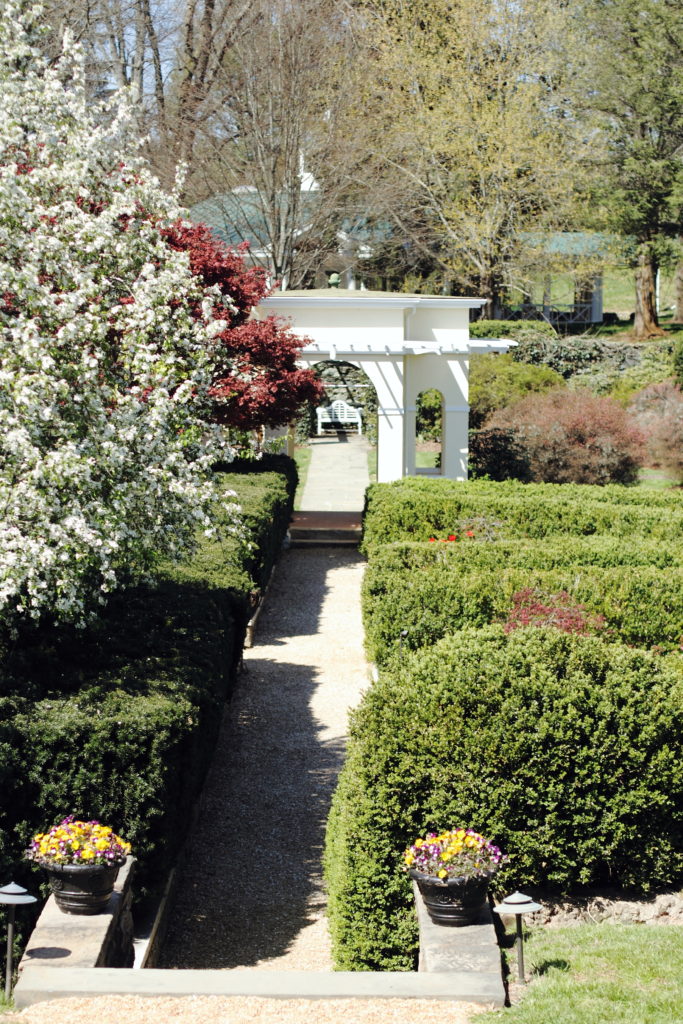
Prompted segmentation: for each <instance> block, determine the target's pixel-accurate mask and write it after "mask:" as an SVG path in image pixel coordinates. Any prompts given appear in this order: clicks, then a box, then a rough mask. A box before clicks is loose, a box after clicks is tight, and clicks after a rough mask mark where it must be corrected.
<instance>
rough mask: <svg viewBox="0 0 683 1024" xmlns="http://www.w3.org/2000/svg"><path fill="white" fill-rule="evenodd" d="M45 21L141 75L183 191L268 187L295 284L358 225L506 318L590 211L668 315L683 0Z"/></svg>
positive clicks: (646, 313) (142, 96) (153, 132)
mask: <svg viewBox="0 0 683 1024" xmlns="http://www.w3.org/2000/svg"><path fill="white" fill-rule="evenodd" d="M48 21H49V23H50V25H51V26H52V30H53V31H52V37H51V38H52V44H53V45H55V46H56V41H57V39H59V38H60V37H61V33H62V30H63V28H64V27H65V26H69V27H71V29H72V30H73V32H74V33H75V34H76V36H77V38H79V39H80V40H81V42H82V43H83V45H84V47H85V48H86V51H87V54H88V61H89V70H90V81H91V88H92V90H93V93H99V94H101V93H103V92H107V91H109V90H112V89H114V88H116V87H119V86H122V85H124V86H130V87H131V88H132V89H134V91H135V94H136V96H137V98H138V99H137V102H138V107H139V114H140V120H141V123H142V127H143V128H144V131H145V133H146V136H147V139H148V142H147V155H148V157H149V159H150V161H151V163H152V166H153V168H154V170H155V171H156V173H157V174H158V175H159V177H160V178H161V180H162V182H163V183H164V184H169V183H170V182H171V180H172V179H173V177H174V175H175V168H176V165H177V164H178V162H184V163H186V165H187V168H188V173H187V179H186V182H185V199H186V201H187V202H188V203H193V202H195V201H198V200H201V199H204V198H206V197H209V196H213V195H220V194H227V193H231V192H232V190H234V189H238V188H242V189H244V188H250V189H254V190H255V192H254V195H256V196H257V200H258V211H259V218H260V219H261V220H262V221H263V223H264V225H265V227H264V228H263V230H265V231H266V232H267V239H268V249H269V252H270V257H269V262H270V267H269V269H270V270H271V272H272V274H273V276H274V278H277V279H280V280H284V281H286V283H287V284H288V286H289V287H296V286H300V285H301V284H302V283H304V282H307V281H309V280H310V275H311V272H312V271H314V270H315V269H316V268H317V267H319V266H320V265H321V263H322V261H323V259H324V257H325V256H326V255H327V254H329V253H332V252H335V251H337V249H338V247H339V237H338V235H339V230H340V226H346V228H347V229H348V227H349V225H354V224H355V225H356V227H357V226H358V225H361V226H362V227H363V229H364V231H365V235H364V239H365V242H366V243H367V245H368V246H369V250H370V251H368V252H366V253H365V255H366V256H371V258H370V259H367V260H366V261H365V264H366V266H367V267H368V268H370V269H372V270H375V271H376V272H377V274H378V276H380V277H382V278H385V277H389V278H392V279H394V280H396V279H399V280H400V279H404V278H405V279H408V280H410V281H413V282H415V281H417V282H419V281H421V280H423V279H428V280H429V287H430V288H431V290H434V289H435V288H436V289H438V290H444V291H447V292H448V291H457V292H464V291H467V292H476V293H477V294H481V295H484V296H485V297H486V298H487V299H488V306H487V308H486V309H485V310H484V314H485V315H487V316H496V315H498V314H499V313H500V311H501V307H502V305H503V303H504V301H505V299H506V296H508V294H509V292H510V289H513V288H514V289H516V290H517V292H518V293H519V292H521V293H522V294H526V295H529V294H530V293H531V289H532V284H533V282H534V281H536V280H538V279H539V276H540V275H542V274H544V273H547V272H548V271H549V270H554V269H560V270H561V269H565V268H566V267H567V265H568V264H567V258H566V257H562V256H555V257H552V258H551V257H550V256H549V255H548V252H547V250H546V249H545V248H544V245H543V238H544V237H545V236H547V234H548V233H550V232H556V231H580V230H591V231H599V232H603V233H604V234H605V236H606V237H609V238H610V239H612V240H613V243H612V244H613V245H614V246H615V252H614V254H613V256H614V258H615V259H619V260H620V261H627V262H628V264H629V265H630V266H631V267H632V268H633V271H634V284H635V291H636V308H635V323H634V332H635V334H636V335H637V336H639V337H648V336H653V335H656V334H657V333H658V332H660V328H659V327H658V324H657V313H656V308H655V298H654V292H655V276H656V272H657V269H658V268H659V267H660V266H663V265H666V266H674V265H676V264H677V263H679V262H680V254H681V251H683V249H682V246H683V241H682V239H683V226H682V213H681V211H682V197H683V191H682V184H683V176H682V174H681V168H682V162H681V153H682V146H683V10H681V8H680V5H679V4H677V3H676V2H675V0H579V2H576V3H571V4H568V3H566V0H548V2H541V0H431V2H430V3H429V4H426V3H424V4H416V3H414V2H409V0H342V2H341V3H338V4H335V5H333V6H332V7H330V5H328V4H324V3H323V2H322V0H296V2H294V0H270V2H268V0H252V2H246V0H85V2H83V3H81V4H80V5H78V6H77V7H75V8H74V7H73V6H70V5H66V4H65V3H64V2H63V0H52V2H51V3H50V6H49V9H48ZM307 180H308V181H309V182H310V181H312V180H314V181H315V184H316V187H315V197H314V201H311V202H308V203H306V191H305V188H304V189H303V190H302V181H304V182H305V181H307ZM309 198H310V197H309ZM304 206H305V208H304ZM302 225H305V227H306V230H305V231H302ZM353 258H354V256H353V254H351V256H350V257H349V259H350V260H352V259H353ZM601 258H603V259H604V252H603V253H602V254H601ZM595 268H596V264H595V257H589V256H585V257H584V258H583V259H582V260H579V261H577V259H576V257H574V258H573V260H572V261H571V270H572V272H573V273H574V274H575V275H576V276H577V277H578V278H581V276H582V275H583V276H584V277H590V276H591V274H592V273H593V272H594V271H595ZM679 282H680V286H679V289H678V308H677V310H676V315H677V318H678V319H682V320H683V271H681V272H680V273H679Z"/></svg>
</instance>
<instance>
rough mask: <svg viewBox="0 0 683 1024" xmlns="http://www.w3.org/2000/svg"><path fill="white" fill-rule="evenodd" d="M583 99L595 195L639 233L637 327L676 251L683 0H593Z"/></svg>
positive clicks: (586, 16) (648, 320)
mask: <svg viewBox="0 0 683 1024" xmlns="http://www.w3.org/2000/svg"><path fill="white" fill-rule="evenodd" d="M581 16H582V19H583V21H584V24H585V31H586V46H585V49H584V56H585V63H584V68H583V76H582V78H581V87H582V93H583V99H582V103H583V106H584V109H585V110H586V112H587V113H589V114H590V115H591V116H592V126H593V130H594V132H595V133H596V136H597V138H598V140H599V148H598V153H599V154H602V156H603V159H602V160H600V161H598V162H597V164H595V165H594V170H595V173H596V197H597V201H598V202H599V203H600V204H601V206H602V207H603V209H604V212H605V215H606V220H607V223H608V224H609V225H610V226H611V227H612V228H613V229H615V230H617V231H619V232H620V233H621V234H623V235H625V236H627V237H629V238H631V239H633V254H632V260H633V264H634V267H635V276H636V312H635V324H634V331H635V333H636V335H637V336H638V337H648V336H652V335H656V334H661V333H663V332H662V331H661V329H660V328H659V327H658V324H657V312H656V307H655V276H656V272H657V268H658V266H659V265H660V263H661V262H662V261H663V260H667V259H668V260H669V261H671V260H672V258H674V257H675V240H676V237H677V236H679V235H681V233H682V226H681V216H682V210H683V7H681V4H680V3H678V2H677V0H588V2H586V3H584V4H583V5H582V6H581Z"/></svg>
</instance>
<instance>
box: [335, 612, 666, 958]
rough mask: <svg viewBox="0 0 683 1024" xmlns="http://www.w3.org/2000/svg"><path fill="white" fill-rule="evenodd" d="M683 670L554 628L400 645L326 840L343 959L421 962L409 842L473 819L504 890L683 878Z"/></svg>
mask: <svg viewBox="0 0 683 1024" xmlns="http://www.w3.org/2000/svg"><path fill="white" fill-rule="evenodd" d="M682 708H683V667H682V666H681V662H680V659H679V657H678V656H670V657H665V658H662V657H659V658H658V657H656V656H654V655H651V654H649V653H647V652H645V651H640V650H632V649H630V648H628V647H626V646H622V645H620V644H606V643H604V642H603V641H602V640H599V639H597V638H595V637H577V636H571V635H568V634H565V633H560V632H559V631H556V630H551V629H525V630H519V631H517V632H514V633H512V634H510V635H509V636H506V635H505V634H504V633H503V630H502V628H500V627H488V628H487V629H483V630H467V631H463V632H462V633H460V634H459V635H458V636H453V637H447V638H445V639H443V640H442V641H440V642H439V643H438V644H435V645H434V646H433V647H431V648H429V649H427V650H425V651H422V652H417V653H415V654H410V655H407V656H406V657H405V658H404V659H403V661H402V662H401V663H398V662H396V663H394V664H393V665H392V668H391V671H387V672H385V673H383V674H382V676H381V678H380V680H379V682H378V683H377V684H376V685H374V686H373V687H371V688H370V690H368V692H367V693H366V695H365V698H364V700H363V702H362V704H361V705H360V707H359V708H358V709H357V711H356V712H355V714H354V716H353V721H352V734H351V740H350V744H349V752H348V758H347V761H346V764H345V766H344V769H343V771H342V775H341V779H340V784H339V787H338V789H337V792H336V794H335V797H334V801H333V807H332V813H331V816H330V822H329V826H328V834H327V846H326V858H325V859H326V864H325V868H326V878H327V884H328V888H329V893H330V900H329V913H330V923H331V930H332V935H333V942H334V948H335V957H336V963H337V966H338V967H339V968H341V969H350V970H378V969H379V970H392V969H393V970H396V969H407V970H409V969H412V968H413V966H414V962H415V960H414V958H415V951H416V928H415V923H414V910H413V907H412V896H411V890H410V884H409V881H408V879H407V877H406V876H405V874H404V873H403V872H402V871H401V867H400V858H401V853H402V852H403V850H404V849H405V847H406V846H407V845H408V844H409V843H410V842H412V841H413V839H414V838H415V837H416V836H418V835H423V834H424V833H425V831H428V830H431V829H435V830H436V829H441V828H443V827H449V826H451V825H458V824H466V825H470V826H472V827H473V828H475V829H476V830H477V831H478V832H481V833H482V834H483V835H485V836H486V837H487V838H489V839H491V840H492V841H493V842H495V843H496V844H497V845H498V846H500V847H501V848H502V849H504V850H506V851H507V852H508V853H509V854H510V855H511V860H510V864H509V866H508V867H507V868H506V869H505V871H504V873H503V874H502V875H501V876H499V889H500V890H502V889H504V890H506V891H510V890H511V889H513V888H515V887H520V888H522V889H524V890H526V889H529V888H531V889H532V890H534V889H537V888H538V887H541V888H545V889H548V888H551V889H554V890H556V891H557V892H563V893H569V892H576V891H578V890H580V889H581V888H582V887H585V886H594V885H604V884H606V883H610V884H614V885H617V886H622V887H624V888H626V889H631V890H641V891H651V890H657V889H662V888H669V887H675V886H677V885H680V884H681V881H683V854H682V853H681V823H682V820H683V758H682V757H681V753H682V750H681V747H682V745H683V741H682V736H683V731H682V730H681V725H682V724H683V722H682V721H681V719H682V717H683V715H682Z"/></svg>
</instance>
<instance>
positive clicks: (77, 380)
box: [0, 0, 229, 623]
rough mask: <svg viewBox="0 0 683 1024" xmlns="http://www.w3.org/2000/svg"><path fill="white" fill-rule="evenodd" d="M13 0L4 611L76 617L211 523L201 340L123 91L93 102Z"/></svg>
mask: <svg viewBox="0 0 683 1024" xmlns="http://www.w3.org/2000/svg"><path fill="white" fill-rule="evenodd" d="M22 10H23V11H24V12H25V10H26V8H25V5H23V4H20V3H18V2H17V0H0V615H5V616H7V615H8V614H15V613H19V614H21V615H29V616H31V617H33V618H39V617H40V616H41V615H42V614H43V613H44V612H46V611H49V612H50V613H52V614H53V615H55V616H57V617H58V618H62V619H69V620H72V621H75V622H78V623H82V622H83V621H84V620H85V618H86V617H87V615H88V614H89V611H90V609H91V608H92V607H93V604H95V603H97V602H98V601H103V600H105V599H106V594H107V593H108V592H109V591H110V590H112V589H113V588H115V587H116V586H117V585H119V583H120V581H121V579H122V576H123V575H125V574H124V573H122V570H123V569H125V570H126V572H128V573H129V572H131V571H132V572H142V571H146V570H147V569H148V568H149V567H150V566H152V565H153V564H154V563H155V561H157V560H158V559H159V558H160V557H169V556H170V557H175V556H179V555H181V554H182V553H183V552H185V551H187V550H188V549H189V548H191V546H192V544H193V542H194V537H195V534H196V531H197V528H198V527H201V528H204V529H208V528H210V521H209V518H208V510H209V506H210V502H211V500H212V495H213V490H212V485H211V482H210V479H209V474H208V470H209V467H210V464H211V462H212V461H213V460H214V459H215V458H216V457H217V454H218V451H219V448H218V444H219V437H218V434H217V433H216V434H213V433H212V431H211V430H210V428H208V427H207V425H206V423H205V422H204V421H203V420H202V417H201V412H202V403H203V402H204V398H205V391H206V387H207V385H208V381H209V377H210V366H209V363H208V359H209V357H210V351H211V344H212V342H211V338H210V336H209V333H208V332H207V329H206V327H205V325H204V324H203V322H202V320H201V318H199V319H198V318H197V317H196V316H194V315H193V310H195V309H201V308H202V301H203V299H204V298H205V296H204V295H203V293H202V291H201V289H200V285H199V283H198V282H197V280H196V279H195V278H193V276H192V274H191V273H190V269H189V261H188V257H187V254H185V253H178V252H175V251H173V250H171V249H170V247H169V246H167V245H166V243H165V242H164V239H163V237H162V234H161V228H162V227H163V226H165V225H168V224H170V223H172V222H173V221H175V220H177V219H178V218H181V217H182V216H183V211H182V209H181V208H180V207H179V206H178V204H177V200H176V198H175V197H174V196H173V195H169V194H166V193H164V192H163V191H162V190H161V188H160V187H159V185H158V183H157V182H156V180H155V179H154V178H153V177H152V176H151V175H150V174H149V172H148V171H147V169H146V168H145V166H144V164H143V163H142V162H141V161H140V160H139V159H137V158H136V157H134V156H131V154H133V153H135V151H136V148H137V144H136V140H135V137H134V135H133V133H132V128H131V126H132V123H133V122H132V117H131V114H130V109H129V107H128V105H127V102H126V99H125V97H121V96H120V97H118V98H117V100H116V102H115V103H114V104H112V105H110V106H109V108H108V109H107V110H102V111H97V110H93V108H92V104H91V103H90V102H89V101H88V100H87V98H86V92H85V86H84V72H83V63H82V59H81V55H80V53H79V51H78V48H77V47H74V46H73V45H72V44H71V43H70V42H67V43H65V50H64V54H63V56H62V58H61V60H60V61H59V62H58V63H57V64H56V65H54V66H48V65H47V63H46V62H45V61H44V60H43V59H42V57H41V56H40V53H39V52H38V50H37V49H36V48H35V47H34V46H33V45H32V42H31V32H32V31H33V30H32V28H31V20H32V19H33V21H34V22H36V19H39V18H40V14H39V13H37V12H36V10H34V11H33V12H30V13H29V14H28V15H26V14H25V13H24V14H22ZM207 291H208V290H207ZM190 452H191V453H192V457H190ZM226 455H227V456H228V457H229V453H226V452H225V451H222V452H221V457H222V458H226Z"/></svg>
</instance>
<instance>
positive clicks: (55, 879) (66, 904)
mask: <svg viewBox="0 0 683 1024" xmlns="http://www.w3.org/2000/svg"><path fill="white" fill-rule="evenodd" d="M129 853H130V843H127V842H125V841H124V840H123V839H121V838H120V836H117V835H115V833H114V832H113V831H112V830H111V829H110V828H109V826H108V825H100V823H99V821H76V820H75V818H74V816H73V815H69V817H68V818H64V819H63V820H62V821H60V823H59V824H58V825H55V826H54V827H53V828H51V829H50V831H49V832H39V833H38V835H36V836H34V837H33V841H32V843H31V845H30V847H29V849H28V850H27V851H26V856H27V857H28V859H29V860H32V861H35V863H36V864H39V865H40V866H41V868H44V869H45V870H46V871H47V873H48V876H49V880H50V888H51V889H52V892H53V893H54V897H55V901H56V903H57V906H58V907H59V908H60V910H62V911H64V913H66V914H99V913H100V911H102V910H104V908H105V907H106V906H107V904H108V902H109V900H110V898H111V894H112V893H113V891H114V885H115V883H116V876H117V875H118V873H119V868H120V867H121V865H122V864H124V863H125V860H126V857H127V856H128V854H129Z"/></svg>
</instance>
